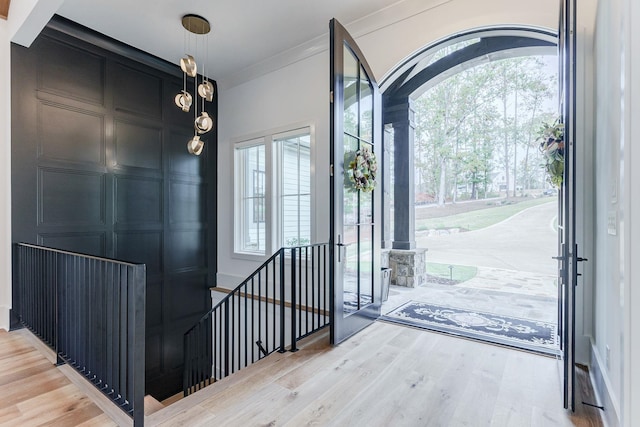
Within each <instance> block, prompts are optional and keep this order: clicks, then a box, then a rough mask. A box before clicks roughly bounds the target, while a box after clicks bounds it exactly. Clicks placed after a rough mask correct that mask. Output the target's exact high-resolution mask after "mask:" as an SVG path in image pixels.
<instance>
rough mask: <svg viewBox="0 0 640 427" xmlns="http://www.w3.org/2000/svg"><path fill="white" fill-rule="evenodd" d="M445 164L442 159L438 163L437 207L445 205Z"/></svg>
mask: <svg viewBox="0 0 640 427" xmlns="http://www.w3.org/2000/svg"><path fill="white" fill-rule="evenodd" d="M446 168H447V163H446V161H445V159H442V160H441V161H440V191H438V206H444V203H445V199H446V197H445V191H446V190H445V189H446V185H445V179H446V175H447V173H446V172H447V169H446Z"/></svg>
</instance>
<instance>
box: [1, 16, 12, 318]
mask: <svg viewBox="0 0 640 427" xmlns="http://www.w3.org/2000/svg"><path fill="white" fill-rule="evenodd" d="M9 47H10V45H9V23H8V22H7V21H4V20H1V19H0V329H6V330H8V329H9V309H10V308H11V76H10V66H11V61H10V50H9Z"/></svg>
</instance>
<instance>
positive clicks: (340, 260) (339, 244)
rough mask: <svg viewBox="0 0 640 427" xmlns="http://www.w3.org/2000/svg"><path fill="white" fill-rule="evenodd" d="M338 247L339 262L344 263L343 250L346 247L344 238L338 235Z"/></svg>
mask: <svg viewBox="0 0 640 427" xmlns="http://www.w3.org/2000/svg"><path fill="white" fill-rule="evenodd" d="M336 246H337V247H338V262H342V257H341V255H342V248H343V247H345V246H346V245H345V244H343V243H342V236H341V235H339V234H338V243H336Z"/></svg>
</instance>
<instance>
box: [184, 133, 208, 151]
mask: <svg viewBox="0 0 640 427" xmlns="http://www.w3.org/2000/svg"><path fill="white" fill-rule="evenodd" d="M203 148H204V141H202V140H201V139H200V136H199V135H194V136H193V138H191V139H190V140H189V142H187V151H189V154H194V155H196V156H199V155H200V154H201V153H202V149H203Z"/></svg>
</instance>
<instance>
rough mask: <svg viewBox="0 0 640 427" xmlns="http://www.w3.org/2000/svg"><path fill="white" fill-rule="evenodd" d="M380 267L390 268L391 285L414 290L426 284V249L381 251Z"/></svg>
mask: <svg viewBox="0 0 640 427" xmlns="http://www.w3.org/2000/svg"><path fill="white" fill-rule="evenodd" d="M381 265H382V267H389V268H391V284H392V285H395V286H404V287H407V288H415V287H416V286H423V285H426V283H427V249H424V248H416V249H408V250H404V249H391V250H388V251H382V262H381Z"/></svg>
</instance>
